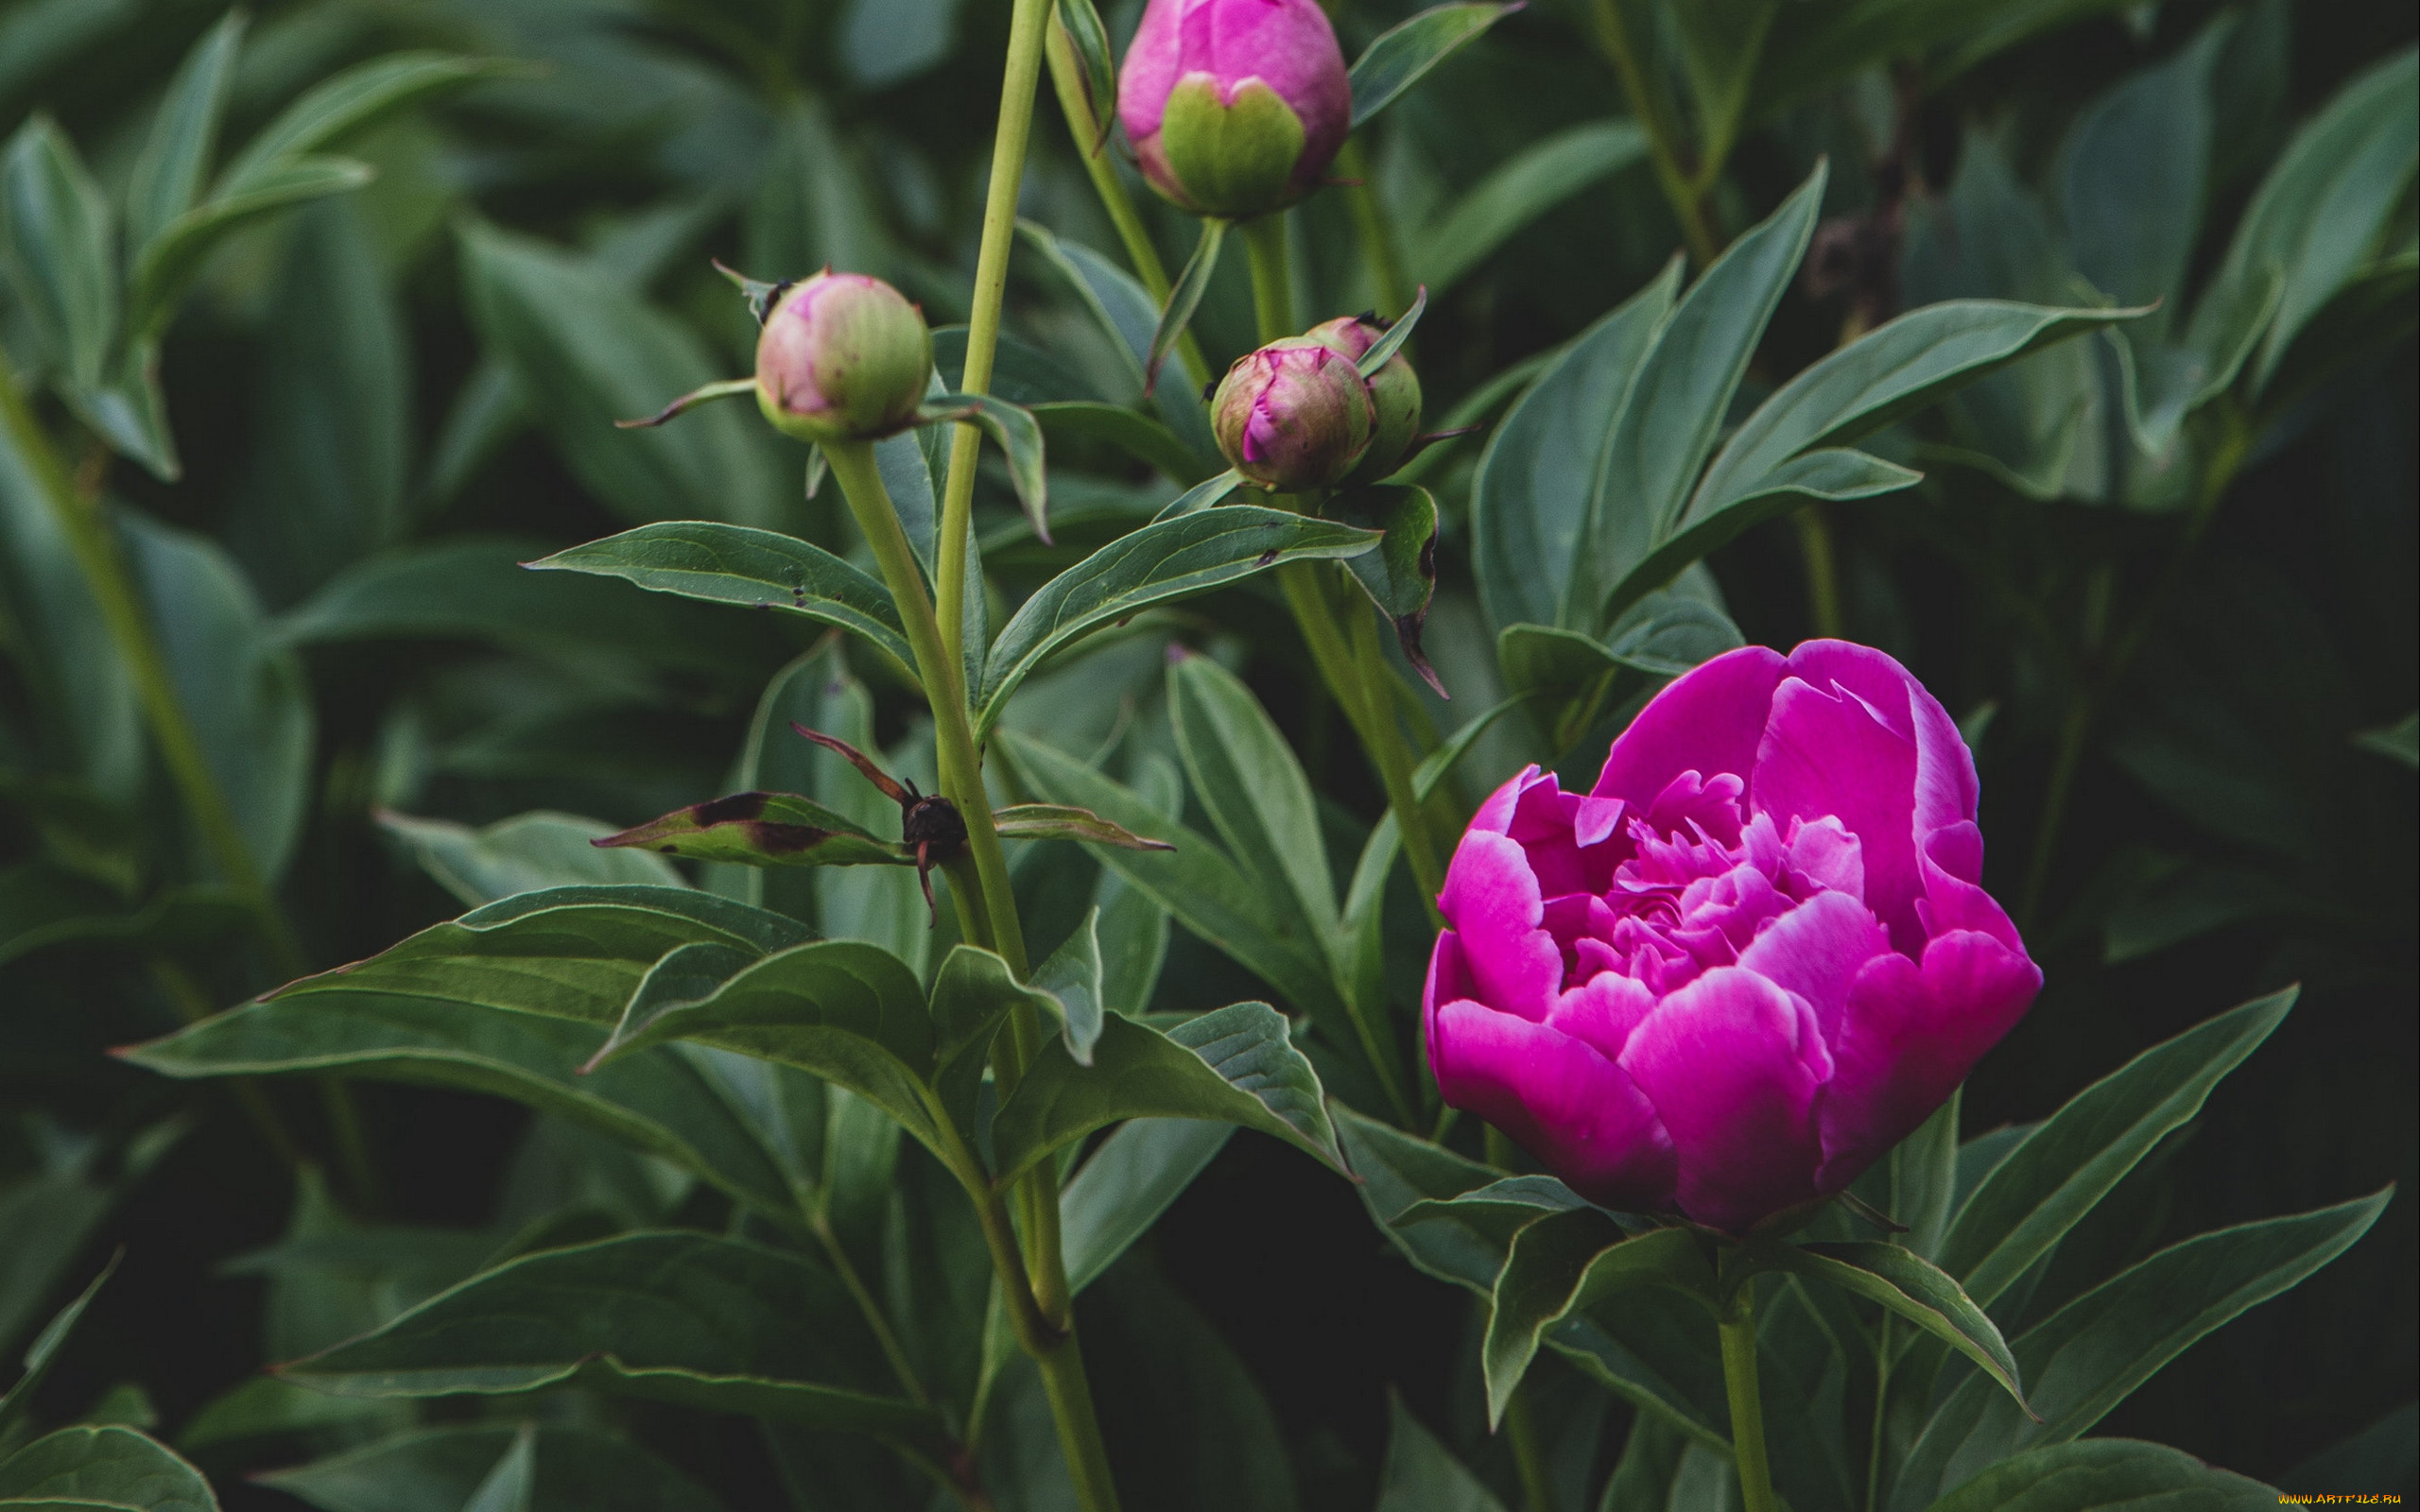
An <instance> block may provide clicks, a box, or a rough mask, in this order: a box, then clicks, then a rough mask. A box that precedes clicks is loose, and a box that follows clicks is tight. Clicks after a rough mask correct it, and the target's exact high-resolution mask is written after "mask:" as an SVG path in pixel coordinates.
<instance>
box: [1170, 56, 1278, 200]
mask: <svg viewBox="0 0 2420 1512" xmlns="http://www.w3.org/2000/svg"><path fill="white" fill-rule="evenodd" d="M1303 140H1304V131H1303V118H1302V117H1301V116H1299V115H1297V114H1295V113H1294V109H1293V107H1292V106H1290V105H1288V104H1287V103H1286V102H1285V101H1284V100H1283V99H1281V98H1279V97H1278V94H1277V92H1276V91H1275V90H1273V89H1271V88H1270V87H1269V86H1268V85H1267V84H1265V83H1263V82H1261V81H1260V80H1259V79H1257V78H1247V79H1245V80H1244V81H1243V82H1242V83H1241V84H1239V85H1237V86H1236V94H1235V99H1234V101H1233V102H1232V103H1229V104H1221V103H1220V102H1219V84H1218V81H1217V80H1216V79H1213V78H1211V77H1209V76H1208V75H1206V74H1197V75H1192V76H1188V77H1185V78H1183V79H1180V80H1178V81H1177V86H1176V88H1174V89H1172V90H1170V91H1168V103H1167V113H1166V114H1164V115H1163V116H1161V118H1160V150H1161V151H1162V152H1163V153H1164V154H1166V155H1167V164H1168V170H1169V172H1171V173H1172V174H1174V175H1175V176H1176V180H1177V182H1178V183H1179V184H1181V185H1182V186H1183V187H1184V193H1185V197H1186V198H1188V199H1190V200H1191V201H1192V203H1191V204H1190V205H1189V206H1187V208H1188V209H1191V210H1194V211H1198V212H1199V213H1201V214H1202V215H1219V216H1223V217H1225V218H1227V219H1231V220H1248V219H1250V218H1252V217H1253V216H1254V215H1266V214H1268V213H1269V212H1270V211H1272V210H1276V209H1279V208H1281V207H1282V206H1284V205H1285V204H1286V203H1287V202H1288V200H1290V199H1291V198H1293V193H1292V191H1293V187H1294V165H1295V164H1296V163H1300V162H1302V160H1303Z"/></svg>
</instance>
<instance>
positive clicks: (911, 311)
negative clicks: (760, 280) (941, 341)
mask: <svg viewBox="0 0 2420 1512" xmlns="http://www.w3.org/2000/svg"><path fill="white" fill-rule="evenodd" d="M932 372H933V338H932V334H931V333H930V332H928V331H926V330H925V318H924V316H923V315H922V314H921V313H920V312H919V311H918V310H917V308H916V307H915V306H914V305H912V304H910V303H908V300H907V298H906V296H904V295H902V294H901V293H900V292H899V291H898V290H897V289H895V288H892V287H891V286H890V284H888V283H884V282H883V281H882V280H880V279H878V278H868V277H866V276H865V275H864V274H862V273H834V272H830V271H826V272H822V273H819V274H817V275H816V276H815V277H813V278H810V279H807V280H804V282H802V283H796V284H793V285H791V286H790V288H788V289H787V291H785V292H784V293H783V295H782V297H781V299H780V300H779V301H776V302H775V304H774V305H773V308H772V310H771V311H770V313H769V314H768V315H767V316H766V317H765V329H764V332H763V334H761V335H758V337H757V338H756V404H757V407H758V408H760V409H762V410H763V411H764V412H765V418H766V419H767V420H769V421H772V422H773V425H774V427H775V428H776V429H778V430H780V431H781V432H782V433H783V434H784V435H786V436H790V437H794V438H797V439H799V440H802V441H857V440H873V439H875V438H879V437H884V436H890V435H891V434H893V433H895V432H898V431H901V430H905V429H906V428H907V427H908V426H909V425H911V424H913V423H914V422H915V420H916V409H917V406H918V405H920V404H923V403H924V402H925V387H926V386H927V385H928V384H929V383H930V382H931V379H932Z"/></svg>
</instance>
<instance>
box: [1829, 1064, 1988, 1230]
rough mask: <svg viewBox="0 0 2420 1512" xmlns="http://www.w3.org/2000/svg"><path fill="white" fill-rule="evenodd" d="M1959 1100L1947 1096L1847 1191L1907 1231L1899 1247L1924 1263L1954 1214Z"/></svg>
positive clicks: (1954, 1095) (1956, 1192)
mask: <svg viewBox="0 0 2420 1512" xmlns="http://www.w3.org/2000/svg"><path fill="white" fill-rule="evenodd" d="M1963 1100H1964V1099H1963V1098H1962V1095H1961V1094H1960V1093H1958V1092H1955V1091H1953V1092H1951V1093H1950V1094H1949V1101H1947V1102H1945V1103H1944V1104H1942V1105H1941V1107H1940V1108H1936V1109H1934V1110H1933V1115H1932V1116H1931V1117H1930V1118H1927V1119H1926V1120H1925V1121H1924V1123H1923V1125H1921V1126H1919V1127H1918V1128H1917V1129H1916V1131H1915V1132H1914V1133H1912V1134H1910V1135H1909V1136H1908V1137H1907V1138H1906V1139H1904V1140H1901V1141H1900V1142H1899V1143H1897V1144H1895V1145H1893V1147H1892V1150H1891V1153H1890V1154H1889V1155H1887V1156H1884V1157H1883V1158H1882V1160H1881V1161H1880V1162H1879V1163H1877V1164H1876V1165H1875V1166H1874V1167H1872V1168H1871V1169H1870V1170H1868V1171H1867V1173H1866V1174H1865V1175H1864V1176H1862V1177H1858V1179H1857V1181H1856V1183H1855V1184H1854V1185H1853V1186H1852V1188H1851V1190H1852V1191H1854V1192H1855V1193H1856V1194H1858V1196H1859V1197H1861V1198H1863V1199H1864V1200H1865V1201H1866V1202H1867V1203H1869V1204H1871V1205H1872V1206H1873V1207H1874V1208H1875V1209H1876V1211H1879V1212H1881V1213H1882V1214H1883V1215H1884V1216H1885V1217H1888V1218H1890V1219H1891V1220H1893V1222H1895V1223H1898V1224H1901V1225H1904V1226H1905V1227H1906V1229H1907V1230H1908V1231H1907V1233H1906V1234H1905V1235H1904V1236H1903V1237H1902V1238H1901V1239H1900V1241H1899V1242H1900V1243H1902V1244H1904V1245H1906V1246H1907V1247H1908V1248H1910V1249H1912V1250H1914V1251H1915V1252H1916V1253H1917V1254H1919V1255H1922V1256H1924V1257H1925V1258H1926V1259H1927V1260H1930V1259H1932V1258H1933V1257H1934V1256H1936V1255H1938V1254H1940V1253H1941V1241H1942V1236H1943V1235H1944V1234H1945V1233H1946V1232H1947V1231H1948V1229H1949V1215H1950V1214H1951V1213H1952V1212H1953V1211H1956V1202H1957V1197H1958V1154H1959V1150H1958V1118H1959V1108H1960V1105H1961V1104H1962V1102H1963Z"/></svg>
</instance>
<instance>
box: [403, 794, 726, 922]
mask: <svg viewBox="0 0 2420 1512" xmlns="http://www.w3.org/2000/svg"><path fill="white" fill-rule="evenodd" d="M376 818H377V820H378V827H379V828H380V829H382V830H384V831H386V832H387V833H389V834H391V835H393V836H394V837H395V838H396V839H397V840H399V841H401V842H402V843H403V844H404V845H405V846H406V847H407V848H408V849H409V850H410V851H411V853H412V856H413V859H415V860H417V861H418V862H419V863H420V867H421V869H422V870H423V871H425V872H427V873H428V875H429V877H430V878H431V880H433V881H435V882H436V884H437V885H439V886H441V887H442V888H444V889H445V890H446V891H447V892H450V893H452V894H453V895H454V896H455V897H456V898H458V899H460V900H461V902H462V903H463V906H465V907H469V908H476V907H478V906H479V905H480V904H482V903H492V902H495V901H496V900H498V899H500V898H510V897H511V896H512V895H513V894H515V893H524V892H535V891H537V890H539V889H540V888H543V887H569V886H578V885H581V884H583V883H589V884H599V885H612V884H615V883H632V884H638V885H647V886H656V887H685V886H687V885H688V883H687V881H686V880H685V879H683V877H682V875H681V873H680V872H678V871H676V870H674V869H673V867H672V864H671V863H670V862H668V861H665V860H663V859H661V858H660V857H657V856H655V855H652V854H650V853H649V852H648V851H601V850H599V849H597V848H596V846H595V845H594V844H592V843H591V842H593V841H596V840H601V839H603V838H604V837H606V836H607V835H609V834H612V833H614V827H613V826H612V825H610V824H606V823H604V822H602V821H601V820H597V819H588V818H582V817H580V816H578V815H574V814H552V813H547V812H545V811H543V810H541V811H537V812H533V813H529V814H516V815H514V816H512V817H510V818H509V819H498V820H497V821H496V822H495V823H493V824H491V825H488V826H487V827H485V828H484V829H477V830H474V829H472V828H471V827H470V826H469V825H467V824H456V823H454V822H452V821H451V820H447V819H422V818H414V817H413V816H410V815H408V814H397V813H395V812H394V811H393V810H391V809H382V810H380V811H379V812H378V814H377V815H376Z"/></svg>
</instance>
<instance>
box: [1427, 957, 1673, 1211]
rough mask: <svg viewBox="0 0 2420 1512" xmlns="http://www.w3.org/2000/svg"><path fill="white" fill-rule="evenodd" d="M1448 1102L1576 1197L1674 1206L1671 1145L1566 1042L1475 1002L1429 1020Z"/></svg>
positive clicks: (1605, 1070)
mask: <svg viewBox="0 0 2420 1512" xmlns="http://www.w3.org/2000/svg"><path fill="white" fill-rule="evenodd" d="M1429 1057H1430V1064H1431V1065H1432V1066H1433V1067H1434V1068H1435V1070H1436V1073H1437V1088H1438V1091H1441V1092H1443V1094H1444V1098H1445V1101H1446V1102H1447V1103H1448V1104H1450V1105H1452V1106H1453V1107H1455V1108H1461V1109H1462V1110H1463V1111H1465V1112H1470V1113H1476V1114H1478V1116H1479V1117H1481V1118H1483V1119H1485V1120H1487V1121H1488V1122H1489V1123H1491V1124H1493V1125H1495V1126H1496V1127H1497V1128H1500V1129H1502V1130H1503V1131H1504V1132H1505V1133H1506V1134H1508V1135H1510V1136H1511V1137H1512V1139H1513V1143H1516V1144H1518V1145H1520V1146H1521V1147H1522V1148H1523V1149H1525V1150H1527V1151H1529V1152H1530V1154H1531V1155H1533V1156H1536V1157H1537V1158H1538V1160H1541V1161H1543V1162H1544V1163H1545V1165H1546V1167H1547V1169H1548V1170H1550V1171H1552V1172H1553V1173H1554V1174H1555V1175H1557V1176H1559V1177H1562V1178H1563V1179H1564V1182H1565V1183H1566V1184H1568V1185H1569V1186H1570V1187H1571V1189H1572V1190H1573V1191H1574V1192H1577V1193H1579V1194H1581V1195H1582V1196H1584V1197H1587V1198H1589V1199H1590V1200H1591V1201H1595V1202H1601V1203H1604V1204H1605V1205H1606V1206H1608V1207H1616V1208H1625V1209H1630V1210H1633V1211H1657V1210H1660V1209H1662V1208H1664V1207H1666V1206H1667V1205H1668V1204H1669V1203H1670V1201H1671V1198H1672V1142H1671V1140H1670V1138H1669V1137H1668V1136H1667V1135H1666V1133H1665V1132H1664V1127H1663V1125H1661V1124H1660V1123H1658V1122H1657V1121H1656V1117H1655V1109H1654V1108H1652V1107H1651V1106H1650V1105H1649V1103H1648V1101H1647V1099H1646V1098H1645V1097H1642V1096H1640V1095H1639V1091H1638V1089H1637V1088H1636V1087H1634V1086H1633V1085H1632V1084H1631V1079H1630V1077H1629V1076H1628V1075H1626V1074H1623V1072H1622V1070H1621V1068H1620V1067H1618V1066H1616V1065H1615V1064H1614V1063H1613V1062H1612V1061H1610V1060H1607V1059H1606V1058H1605V1057H1603V1056H1600V1055H1599V1054H1598V1053H1597V1052H1596V1051H1595V1050H1593V1049H1591V1048H1589V1047H1588V1046H1587V1045H1585V1044H1582V1042H1581V1041H1579V1040H1574V1039H1572V1038H1571V1037H1570V1036H1568V1035H1565V1034H1563V1033H1560V1032H1558V1031H1556V1030H1554V1029H1550V1028H1547V1026H1546V1025H1545V1024H1541V1023H1531V1022H1529V1021H1528V1020H1526V1019H1519V1018H1515V1017H1513V1015H1512V1014H1509V1013H1497V1012H1495V1011H1494V1010H1493V1009H1490V1008H1486V1007H1482V1006H1480V1005H1478V1004H1476V1003H1448V1004H1446V1005H1443V1006H1442V1007H1440V1008H1438V1009H1437V1010H1436V1011H1435V1012H1434V1013H1433V1014H1432V1015H1431V1022H1430V1026H1429Z"/></svg>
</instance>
